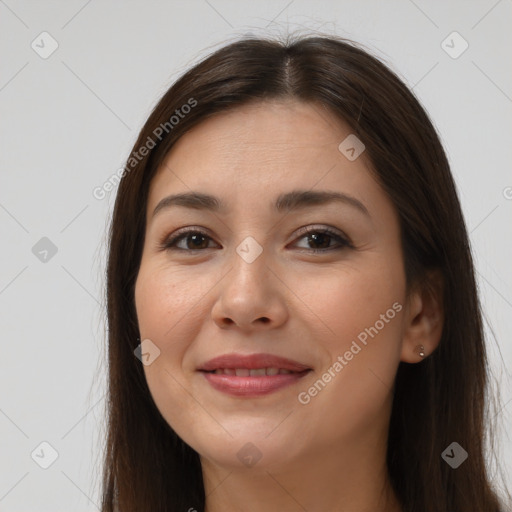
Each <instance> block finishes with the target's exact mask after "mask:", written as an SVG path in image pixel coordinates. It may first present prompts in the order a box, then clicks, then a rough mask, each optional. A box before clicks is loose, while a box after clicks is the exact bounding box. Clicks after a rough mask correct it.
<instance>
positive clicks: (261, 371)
mask: <svg viewBox="0 0 512 512" xmlns="http://www.w3.org/2000/svg"><path fill="white" fill-rule="evenodd" d="M249 375H250V376H251V377H256V376H260V375H266V373H265V368H258V369H257V370H249Z"/></svg>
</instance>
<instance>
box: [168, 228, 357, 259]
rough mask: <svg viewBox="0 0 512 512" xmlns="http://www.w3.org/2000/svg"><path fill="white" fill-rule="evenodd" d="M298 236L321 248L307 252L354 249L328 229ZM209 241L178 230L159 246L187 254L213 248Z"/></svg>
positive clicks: (203, 235)
mask: <svg viewBox="0 0 512 512" xmlns="http://www.w3.org/2000/svg"><path fill="white" fill-rule="evenodd" d="M298 234H299V235H300V234H302V235H303V236H300V237H299V240H301V239H307V242H306V243H307V244H311V243H312V244H314V245H319V246H321V247H320V248H316V247H313V248H311V247H305V249H306V251H309V252H313V253H322V252H328V251H333V250H340V249H343V248H345V247H352V248H353V245H352V243H351V242H350V241H349V240H348V238H347V237H345V236H344V235H342V234H341V233H339V232H337V231H334V230H333V229H331V228H328V227H322V228H319V227H315V226H307V227H305V228H301V229H300V230H299V233H298ZM209 241H213V240H212V238H211V237H210V236H209V235H208V234H207V233H205V232H204V231H201V230H200V229H197V228H183V229H180V230H178V232H177V233H175V234H174V235H173V236H172V237H170V238H167V239H164V240H163V241H162V242H161V243H160V244H159V249H161V250H168V251H170V250H176V251H185V252H193V251H201V250H204V249H209V248H212V247H211V246H209V243H208V242H209ZM332 241H335V242H336V245H334V246H332V244H331V242H332Z"/></svg>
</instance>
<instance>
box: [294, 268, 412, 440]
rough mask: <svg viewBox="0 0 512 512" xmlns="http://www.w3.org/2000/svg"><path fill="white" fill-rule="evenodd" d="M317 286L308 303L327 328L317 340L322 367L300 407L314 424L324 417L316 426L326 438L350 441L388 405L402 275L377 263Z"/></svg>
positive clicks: (400, 313)
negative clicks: (323, 334)
mask: <svg viewBox="0 0 512 512" xmlns="http://www.w3.org/2000/svg"><path fill="white" fill-rule="evenodd" d="M320 284H321V283H318V282H317V286H315V288H313V289H314V290H315V291H314V292H313V294H311V293H310V298H309V299H308V300H310V301H312V302H311V303H312V304H321V305H322V307H321V308H320V307H319V306H317V307H316V310H317V311H318V315H319V318H320V319H321V321H322V323H324V324H325V325H326V326H328V328H329V331H328V334H327V335H326V336H325V337H324V339H322V340H319V342H320V344H321V347H322V350H323V351H324V353H325V356H326V357H324V358H323V359H324V360H326V365H325V367H324V368H321V369H319V371H318V372H317V375H316V377H317V379H316V380H315V381H314V382H312V383H310V384H312V385H311V386H310V387H309V388H305V389H303V391H304V392H305V393H306V395H302V397H303V402H302V403H304V402H305V401H308V403H307V404H304V407H305V408H306V409H308V408H310V409H309V411H310V413H311V418H318V422H322V421H325V419H326V414H327V415H328V418H329V421H328V422H326V423H325V424H324V425H323V426H322V425H317V427H318V428H322V429H323V430H324V433H325V436H326V437H327V438H329V437H331V438H332V439H335V438H336V437H337V436H340V435H346V436H349V437H351V436H354V435H358V434H357V433H358V432H359V433H361V434H362V433H363V432H366V431H367V430H368V429H371V428H374V427H375V422H376V421H381V420H382V418H383V408H386V407H388V406H389V405H390V403H391V390H392V387H393V381H394V378H395V375H396V371H397V368H398V364H399V361H400V352H401V340H402V329H403V326H402V322H403V301H404V300H405V299H404V298H405V282H404V276H403V274H402V271H401V269H400V267H399V266H396V267H393V268H391V267H389V266H385V267H383V266H381V265H379V263H378V262H377V261H375V263H372V264H371V265H368V266H364V268H363V267H360V269H359V270H356V269H352V270H351V271H350V272H346V273H345V272H344V273H343V274H339V275H338V277H337V279H331V280H330V284H328V283H327V281H325V282H324V286H323V287H322V286H319V285H320ZM319 321H320V320H319ZM322 418H323V420H322ZM372 425H373V427H372Z"/></svg>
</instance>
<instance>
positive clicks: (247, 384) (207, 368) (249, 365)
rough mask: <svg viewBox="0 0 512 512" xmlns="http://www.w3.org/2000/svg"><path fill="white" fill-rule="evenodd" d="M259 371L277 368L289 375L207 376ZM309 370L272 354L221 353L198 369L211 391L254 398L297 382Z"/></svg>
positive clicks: (302, 365)
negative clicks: (236, 370)
mask: <svg viewBox="0 0 512 512" xmlns="http://www.w3.org/2000/svg"><path fill="white" fill-rule="evenodd" d="M259 368H278V369H279V370H288V371H289V372H292V373H286V374H281V373H279V374H277V375H255V376H237V375H228V374H217V373H209V372H212V371H215V370H222V369H248V370H255V369H259ZM311 370H312V368H310V367H309V366H306V365H304V364H302V363H299V362H298V361H293V360H292V359H287V358H284V357H279V356H275V355H272V354H250V355H242V354H224V355H221V356H219V357H215V358H213V359H211V360H209V361H207V362H206V363H204V364H203V365H201V367H200V368H198V371H199V372H201V373H202V374H203V375H204V377H205V378H206V380H207V381H208V382H209V384H210V385H211V386H212V387H213V388H214V389H216V390H218V391H221V392H223V393H226V394H228V395H231V396H238V397H256V396H263V395H267V394H269V393H273V392H275V391H278V390H280V389H283V388H285V387H287V386H290V385H292V384H294V383H296V382H298V381H299V380H300V379H302V378H303V377H304V376H305V375H307V374H308V373H309V372H310V371H311Z"/></svg>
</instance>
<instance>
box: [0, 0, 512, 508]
mask: <svg viewBox="0 0 512 512" xmlns="http://www.w3.org/2000/svg"><path fill="white" fill-rule="evenodd" d="M511 26H512V1H510V0H500V1H495V0H481V1H451V2H445V1H441V0H438V1H431V2H427V1H420V0H417V1H415V2H413V1H409V0H401V1H398V0H395V1H388V2H380V1H378V0H375V1H364V2H363V1H348V0H338V1H325V0H324V1H314V2H312V1H305V0H294V1H290V0H283V1H260V2H248V1H242V2H240V1H239V2H235V1H227V0H210V1H205V0H192V1H187V2H185V1H174V2H157V1H144V2H143V1H141V0H140V1H125V2H120V1H112V0H109V1H105V0H103V1H99V0H89V1H86V0H72V1H66V2H64V1H61V2H56V1H53V2H52V1H45V2H40V1H32V2H30V1H16V0H5V1H1V0H0V34H1V37H2V43H3V44H2V46H1V58H0V70H1V74H0V108H1V117H0V119H1V121H2V123H1V138H0V140H1V141H2V142H1V143H2V150H1V151H0V162H1V164H0V169H1V187H0V236H1V247H2V250H1V251H0V258H1V260H0V311H1V317H0V329H1V332H2V357H1V358H0V390H1V394H0V439H1V441H0V442H1V453H0V510H2V511H9V512H12V511H26V510H38V511H52V512H56V511H69V510H77V511H86V510H87V511H89V510H90V511H94V510H98V508H97V505H98V503H99V473H100V463H101V457H100V447H101V443H102V439H103V436H104V430H103V426H102V419H103V414H104V411H103V408H104V405H105V400H104V393H105V366H104V352H103V350H104V348H103V347H104V340H105V336H104V329H105V319H104V312H103V311H104V296H103V287H104V279H103V275H102V272H103V268H104V264H105V240H106V237H105V229H106V223H107V221H108V217H109V214H110V212H111V208H112V204H113V199H114V196H115V191H113V192H112V193H110V194H108V196H107V197H106V198H104V199H103V200H98V199H96V198H95V197H94V196H93V190H94V188H95V187H98V186H100V187H101V186H102V184H103V183H104V182H105V181H106V180H107V179H108V178H109V177H110V176H111V175H112V174H114V173H115V172H116V170H117V169H119V168H120V167H122V166H123V165H124V163H125V159H126V157H127V155H128V153H129V151H130V149H131V147H132V145H133V143H134V141H135V138H136V135H137V132H138V130H139V129H140V127H141V126H142V124H143V122H144V121H145V119H146V117H147V115H148V114H149V112H150V109H151V108H152V107H153V106H154V104H155V102H156V101H157V99H158V98H159V97H160V96H161V95H162V94H163V93H164V91H165V90H166V89H167V88H168V87H169V85H170V84H171V82H172V81H173V80H174V79H175V78H176V77H177V76H178V75H179V74H181V73H182V72H183V71H184V70H185V69H187V68H188V67H189V66H190V65H191V64H192V63H194V62H196V61H197V60H198V59H199V58H200V57H202V56H204V55H205V54H206V53H209V52H210V51H211V50H213V49H216V48H218V47H220V46H221V45H223V44H224V43H225V42H227V41H230V40H232V39H234V38H235V37H236V36H239V35H242V34H245V33H247V32H252V33H254V34H260V33H262V34H268V33H270V34H281V33H284V32H291V31H296V30H301V31H302V32H304V33H309V32H311V31H318V30H319V31H322V32H324V33H332V34H339V35H343V36H346V37H349V38H353V39H355V40H357V41H360V42H362V43H364V44H365V45H367V46H368V47H369V48H370V49H372V51H373V53H374V54H375V55H377V56H379V57H380V58H381V59H383V60H384V61H385V62H386V63H387V64H388V65H389V66H390V67H391V68H392V69H394V70H395V71H397V72H398V73H399V75H400V76H401V77H402V78H403V79H404V80H405V82H406V83H407V84H409V86H410V87H412V88H413V89H414V92H415V93H416V94H417V95H418V97H419V98H420V100H421V101H422V103H423V105H424V106H425V108H426V109H427V111H428V112H429V113H430V115H431V117H432V118H433V120H434V122H435V124H436V127H437V128H438V130H439V132H440V134H441V137H442V140H443V143H444V145H445V148H446V150H447V152H448V156H449V159H450V163H451V165H452V171H453V174H454V177H455V179H456V182H457V185H458V188H459V193H460V198H461V201H462V204H463V208H464V213H465V216H466V220H467V225H468V230H469V231H470V237H471V242H472V244H473V250H474V255H475V260H476V266H477V270H478V274H477V277H478V282H479V287H480V291H481V296H482V302H483V305H484V309H485V315H486V319H487V321H488V323H489V324H490V325H492V330H493V332H494V335H495V337H493V336H492V333H491V329H490V327H489V326H488V325H487V326H486V331H487V333H488V335H489V339H488V346H489V353H490V358H491V362H492V368H493V373H494V376H495V380H496V384H495V387H496V388H497V389H500V391H501V403H500V404H498V408H497V410H496V412H495V414H496V415H495V418H496V419H497V421H498V426H500V429H499V430H498V434H499V437H498V453H499V457H500V459H501V462H502V464H503V466H504V468H505V471H506V478H507V480H508V483H509V484H510V483H512V463H511V461H512V443H511V440H510V438H509V437H507V435H506V434H505V430H506V429H508V430H510V426H511V423H512V422H511V418H512V403H511V402H512V390H511V381H512V379H511V378H510V371H509V370H508V369H507V367H509V366H510V363H511V362H512V347H511V333H512V320H511V318H512V267H511V265H510V262H511V252H512V251H511V244H512V238H511V229H510V226H511V212H512V173H511V172H510V162H511V161H512V144H511V142H510V141H511V118H512V76H511V62H512V58H511V57H512V55H511V54H512V31H511V30H510V27H511ZM45 31H46V32H48V33H49V34H50V35H51V36H46V35H43V36H40V34H41V33H42V32H45ZM454 31H456V32H458V33H459V34H460V36H461V37H462V38H463V39H460V38H459V36H457V35H455V36H450V37H448V36H449V35H450V34H451V33H452V32H454ZM50 37H51V38H53V40H55V41H56V42H57V44H58V48H57V49H56V50H55V51H54V53H52V54H51V55H50V56H48V55H46V54H45V52H46V53H48V52H49V51H50V50H51V49H52V46H51V45H52V44H55V43H52V39H51V38H50ZM447 37H448V39H447ZM464 40H465V41H467V43H468V44H469V47H468V48H467V50H466V51H464V52H463V53H462V54H460V55H459V53H460V52H461V50H463V48H464ZM443 41H445V43H443ZM31 45H34V47H35V48H33V47H32V46H31ZM450 47H451V48H450ZM449 53H451V55H450V54H449ZM43 57H47V58H43ZM454 57H456V58H454ZM44 237H46V238H47V239H48V240H46V239H45V240H42V241H41V239H42V238H44ZM34 247H35V248H34ZM55 249H56V250H57V252H56V253H55V254H53V252H54V251H55ZM52 250H53V252H52ZM45 251H47V252H45ZM468 378H471V377H470V376H468ZM42 442H47V443H49V444H50V445H51V447H53V449H54V450H56V452H57V453H58V458H57V459H56V460H55V461H54V462H53V463H52V464H51V465H50V466H49V467H48V468H47V469H43V468H42V467H40V466H41V464H42V465H45V464H46V465H47V464H50V463H51V462H52V461H53V459H52V448H50V447H48V446H47V445H42V446H40V444H41V443H42ZM418 442H421V440H418ZM465 448H466V449H467V450H468V452H469V456H470V457H471V447H465ZM31 454H33V455H31ZM509 486H510V485H509ZM511 487H512V486H511Z"/></svg>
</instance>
